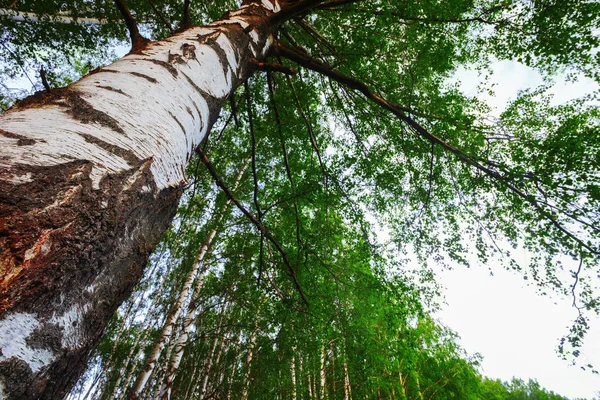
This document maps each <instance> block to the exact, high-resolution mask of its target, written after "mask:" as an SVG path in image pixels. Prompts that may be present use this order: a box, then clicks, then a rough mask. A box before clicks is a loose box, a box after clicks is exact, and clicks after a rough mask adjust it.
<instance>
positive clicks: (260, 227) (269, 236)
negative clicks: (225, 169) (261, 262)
mask: <svg viewBox="0 0 600 400" xmlns="http://www.w3.org/2000/svg"><path fill="white" fill-rule="evenodd" d="M196 152H197V153H198V155H199V156H200V160H201V161H202V162H203V163H204V165H206V168H207V169H208V172H209V173H210V175H211V176H212V177H213V179H214V180H215V183H216V184H217V186H219V187H220V188H221V189H222V190H223V192H225V195H227V197H228V198H229V199H231V201H233V203H234V204H235V205H236V207H237V208H238V209H239V210H240V211H241V212H242V213H243V214H244V215H245V216H246V217H247V218H248V219H249V220H250V221H251V222H252V223H253V224H254V225H255V226H256V228H257V229H258V230H259V231H260V232H261V233H262V234H263V235H264V236H265V238H267V240H269V241H270V242H271V243H272V244H273V246H275V249H276V250H277V251H278V252H279V254H280V255H281V258H282V259H283V262H284V263H285V265H286V266H287V268H288V271H289V273H290V277H291V278H292V281H293V283H294V286H295V287H296V290H297V291H298V293H299V294H300V297H301V298H302V301H303V302H304V304H306V306H307V307H308V306H309V303H308V299H307V298H306V296H305V294H304V291H303V290H302V287H301V286H300V283H299V282H298V278H297V277H296V271H295V270H294V268H293V267H292V265H291V264H290V260H289V259H288V256H287V254H286V252H285V250H283V248H282V247H281V245H280V244H279V242H277V240H276V239H275V237H273V235H272V234H271V232H270V231H269V230H268V229H267V228H265V226H264V225H263V224H262V223H261V222H260V221H259V220H258V219H257V218H256V217H255V216H254V215H252V214H251V213H250V212H249V211H248V210H246V208H245V207H244V206H243V205H242V203H240V201H239V200H238V199H237V198H236V197H235V196H234V195H233V193H231V191H230V190H229V189H228V188H227V186H226V185H225V183H224V182H223V180H222V179H221V177H220V176H219V174H218V173H217V171H216V170H215V168H214V167H213V165H212V163H211V162H210V160H209V159H208V157H207V156H206V154H204V152H203V151H202V149H201V148H199V147H198V148H197V149H196Z"/></svg>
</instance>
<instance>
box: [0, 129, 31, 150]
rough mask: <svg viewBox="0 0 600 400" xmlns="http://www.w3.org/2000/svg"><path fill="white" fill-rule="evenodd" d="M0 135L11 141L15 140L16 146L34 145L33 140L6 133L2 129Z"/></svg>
mask: <svg viewBox="0 0 600 400" xmlns="http://www.w3.org/2000/svg"><path fill="white" fill-rule="evenodd" d="M0 135H2V136H4V137H7V138H11V139H17V146H31V145H32V144H35V143H36V141H35V140H34V139H31V138H28V137H26V136H23V135H19V134H16V133H12V132H7V131H5V130H3V129H0Z"/></svg>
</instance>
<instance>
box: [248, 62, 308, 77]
mask: <svg viewBox="0 0 600 400" xmlns="http://www.w3.org/2000/svg"><path fill="white" fill-rule="evenodd" d="M250 62H251V63H252V64H254V65H255V66H256V67H257V68H258V69H259V70H261V71H267V72H281V73H282V74H285V75H296V73H297V72H296V70H295V69H294V68H291V67H288V66H287V65H283V64H272V63H267V62H263V61H258V60H256V59H255V58H251V59H250Z"/></svg>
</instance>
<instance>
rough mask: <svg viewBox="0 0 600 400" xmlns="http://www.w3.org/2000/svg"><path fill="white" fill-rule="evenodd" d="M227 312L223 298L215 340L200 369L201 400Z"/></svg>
mask: <svg viewBox="0 0 600 400" xmlns="http://www.w3.org/2000/svg"><path fill="white" fill-rule="evenodd" d="M226 310H227V298H225V304H223V308H222V310H221V315H220V316H219V322H218V323H217V331H216V332H215V339H214V340H213V344H212V347H211V349H210V352H209V353H208V357H207V358H206V360H205V363H204V366H203V368H202V371H201V374H202V375H203V376H202V384H201V385H200V394H199V396H198V397H199V398H200V399H203V398H204V396H205V394H206V389H207V388H208V378H209V376H210V373H211V370H212V367H213V361H214V357H215V351H216V350H217V345H218V344H219V336H220V335H221V330H222V328H223V318H224V317H225V313H226Z"/></svg>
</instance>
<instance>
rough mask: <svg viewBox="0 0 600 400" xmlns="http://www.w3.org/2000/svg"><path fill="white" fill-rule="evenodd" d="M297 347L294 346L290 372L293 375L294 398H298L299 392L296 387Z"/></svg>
mask: <svg viewBox="0 0 600 400" xmlns="http://www.w3.org/2000/svg"><path fill="white" fill-rule="evenodd" d="M295 353H296V347H292V362H291V365H290V373H291V375H292V400H296V398H297V395H298V392H297V388H296V356H295Z"/></svg>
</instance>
